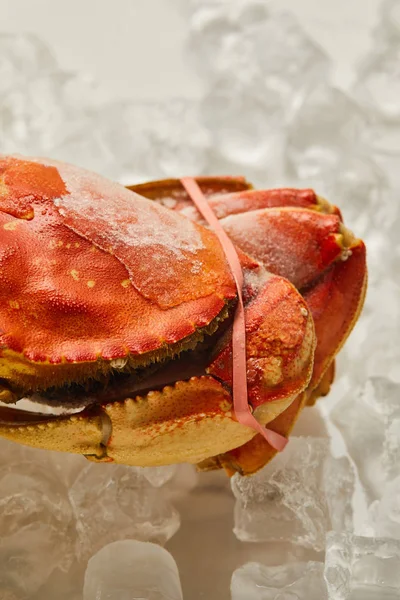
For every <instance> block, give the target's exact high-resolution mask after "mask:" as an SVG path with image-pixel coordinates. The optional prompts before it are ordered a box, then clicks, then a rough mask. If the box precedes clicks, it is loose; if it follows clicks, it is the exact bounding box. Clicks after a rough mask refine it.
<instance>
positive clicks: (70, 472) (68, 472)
mask: <svg viewBox="0 0 400 600" xmlns="http://www.w3.org/2000/svg"><path fill="white" fill-rule="evenodd" d="M47 460H48V461H49V463H50V464H51V465H52V466H53V467H54V470H55V472H56V473H57V476H58V478H59V479H60V480H61V481H62V482H63V483H64V485H65V487H66V488H67V489H68V488H69V487H71V485H72V484H73V483H74V481H75V479H76V478H77V477H78V475H79V473H80V472H81V471H82V470H83V469H84V468H85V467H87V460H86V459H85V458H84V457H83V456H80V455H78V454H68V453H67V452H50V451H48V452H47Z"/></svg>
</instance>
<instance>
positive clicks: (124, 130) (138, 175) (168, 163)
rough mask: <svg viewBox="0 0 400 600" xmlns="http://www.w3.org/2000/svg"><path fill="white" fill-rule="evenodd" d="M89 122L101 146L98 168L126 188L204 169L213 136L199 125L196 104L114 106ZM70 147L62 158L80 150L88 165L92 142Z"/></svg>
mask: <svg viewBox="0 0 400 600" xmlns="http://www.w3.org/2000/svg"><path fill="white" fill-rule="evenodd" d="M91 119H92V127H93V129H94V135H95V144H96V145H97V146H98V149H97V151H95V162H96V164H99V165H102V164H103V165H104V166H105V167H106V169H107V173H108V174H109V176H112V177H114V178H117V179H119V180H120V181H122V182H123V183H125V184H134V183H138V182H143V181H146V180H150V179H155V178H160V177H163V176H165V177H182V176H184V175H187V174H188V173H189V174H190V173H201V172H202V171H203V170H204V169H205V165H206V153H207V150H208V148H209V144H210V141H209V134H208V132H207V131H206V130H205V129H204V127H203V126H202V124H201V123H200V118H199V107H198V103H197V102H195V101H191V100H185V99H179V98H177V99H170V100H168V102H162V103H161V102H128V101H126V102H116V103H110V104H108V105H107V106H103V107H101V108H100V109H99V110H98V111H92V115H91ZM67 143H68V144H69V146H71V145H72V148H71V147H68V146H67V147H65V145H64V144H63V145H62V146H61V147H60V148H59V149H58V153H59V155H62V154H63V153H69V152H71V151H72V149H73V147H76V148H77V149H78V150H79V153H80V155H82V158H83V160H85V161H88V160H89V159H88V158H87V157H85V154H86V153H87V152H88V149H90V147H91V146H92V144H94V142H91V141H90V139H86V140H82V139H80V138H78V139H73V140H69V141H67ZM85 166H86V164H85ZM97 170H102V169H101V166H100V168H99V167H98V169H97Z"/></svg>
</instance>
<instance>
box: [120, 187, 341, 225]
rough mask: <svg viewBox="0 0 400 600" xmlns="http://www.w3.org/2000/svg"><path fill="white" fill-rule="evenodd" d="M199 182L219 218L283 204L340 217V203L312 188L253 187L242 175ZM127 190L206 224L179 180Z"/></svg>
mask: <svg viewBox="0 0 400 600" xmlns="http://www.w3.org/2000/svg"><path fill="white" fill-rule="evenodd" d="M196 182H197V184H198V185H199V187H200V188H201V191H202V193H203V194H204V196H205V197H206V198H208V202H209V204H210V207H211V208H212V210H213V211H214V213H215V215H216V216H217V217H218V219H223V218H224V217H227V216H229V215H236V214H242V213H246V212H249V211H252V210H259V209H261V208H278V207H283V206H292V207H294V208H309V209H312V210H316V211H319V212H322V213H327V214H335V215H337V216H339V217H340V218H341V213H340V210H339V209H338V208H337V206H333V205H332V204H330V203H329V202H327V201H326V200H325V199H324V198H322V197H321V196H317V194H316V193H315V192H314V190H311V189H297V188H280V189H272V190H254V189H252V186H251V185H250V184H249V183H248V182H246V181H245V180H244V179H243V178H242V177H237V178H233V177H197V178H196ZM128 189H130V190H132V191H134V192H136V193H137V194H141V195H142V196H145V197H146V198H148V199H149V200H156V201H157V202H159V203H161V204H164V205H165V206H167V207H168V208H171V209H173V210H176V211H178V212H183V213H184V214H185V215H186V216H187V217H189V218H190V219H192V220H193V221H197V222H199V223H204V221H203V218H202V216H201V215H200V213H199V212H198V210H197V209H196V207H195V206H194V205H193V202H192V200H191V199H190V198H189V196H188V194H187V193H186V191H185V190H184V189H183V187H182V184H181V181H180V180H178V179H169V180H164V181H163V180H161V181H150V182H149V183H143V184H140V185H132V186H128Z"/></svg>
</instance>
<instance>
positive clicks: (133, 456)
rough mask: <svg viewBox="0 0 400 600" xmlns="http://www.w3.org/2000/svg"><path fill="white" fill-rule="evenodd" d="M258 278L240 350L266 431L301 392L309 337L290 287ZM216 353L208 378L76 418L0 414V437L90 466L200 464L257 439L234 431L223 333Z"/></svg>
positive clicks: (307, 320)
mask: <svg viewBox="0 0 400 600" xmlns="http://www.w3.org/2000/svg"><path fill="white" fill-rule="evenodd" d="M261 273H262V276H260V279H259V285H260V289H259V291H258V293H257V294H255V295H254V297H253V299H252V300H250V301H249V302H248V304H247V306H246V333H247V346H246V349H247V357H248V358H247V366H248V374H249V399H250V402H251V405H252V407H253V410H254V416H255V417H256V418H257V419H258V420H259V422H261V423H262V424H266V423H268V422H270V421H273V420H274V419H276V417H277V416H278V415H279V414H280V413H282V411H284V410H285V409H287V408H288V407H289V406H290V405H291V404H292V403H293V401H294V400H295V399H296V397H297V396H298V395H299V394H300V393H301V392H302V391H303V390H304V389H305V388H306V387H307V385H308V382H309V379H310V377H311V374H312V365H313V355H314V349H315V336H314V326H313V321H312V317H311V315H310V314H309V311H308V310H307V308H306V305H305V302H304V300H303V299H302V297H301V296H300V294H299V293H298V292H297V291H296V289H295V288H294V286H292V285H291V284H290V283H289V282H288V281H286V280H284V279H282V278H281V277H276V276H274V275H268V274H266V273H265V272H264V271H263V270H261ZM253 278H254V273H253ZM256 287H257V286H255V285H254V284H253V288H252V289H253V291H254V293H255V290H256ZM282 319H285V328H282V327H281V323H282ZM223 343H225V346H223V345H222V344H223ZM221 345H222V347H221V349H220V351H219V353H218V354H217V355H216V356H215V358H214V361H213V362H212V363H211V365H210V367H209V369H207V374H206V375H203V376H199V377H192V378H190V379H188V380H186V381H177V382H175V384H174V385H169V386H166V387H164V388H163V389H161V390H154V391H150V392H148V393H146V394H143V395H138V396H135V397H131V398H129V397H128V398H126V399H124V400H123V401H116V402H110V403H103V404H96V405H93V406H92V407H90V408H89V409H86V410H84V411H83V412H80V413H78V414H75V415H71V416H63V417H53V416H51V417H49V416H45V415H37V414H34V413H26V412H24V411H18V410H12V409H9V408H0V436H2V437H6V438H8V439H11V440H13V441H16V442H20V443H23V444H26V445H29V446H34V447H39V448H47V449H52V450H60V451H67V452H75V453H80V454H84V455H85V456H87V457H88V458H90V459H91V460H95V461H104V462H116V463H123V464H131V465H141V466H152V465H164V464H171V463H176V462H192V463H198V462H201V461H203V460H205V459H208V458H210V457H211V456H214V455H215V454H223V453H225V452H228V451H229V450H232V449H234V448H236V447H238V446H242V445H243V444H246V443H247V442H249V441H250V440H251V439H252V438H253V437H254V435H255V431H254V430H253V429H251V428H249V427H246V426H244V425H242V424H240V423H239V422H238V421H237V419H236V417H235V413H234V410H233V403H232V402H233V401H232V396H231V391H230V384H231V377H232V373H231V372H230V367H229V365H230V362H231V361H230V355H231V347H230V334H229V331H227V332H226V334H225V337H224V338H223V339H222V343H221Z"/></svg>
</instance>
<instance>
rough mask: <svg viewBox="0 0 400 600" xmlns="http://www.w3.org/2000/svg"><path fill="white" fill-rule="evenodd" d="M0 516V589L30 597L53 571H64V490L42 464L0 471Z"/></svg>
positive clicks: (70, 544) (68, 515) (69, 528)
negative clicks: (59, 569)
mask: <svg viewBox="0 0 400 600" xmlns="http://www.w3.org/2000/svg"><path fill="white" fill-rule="evenodd" d="M0 512H1V523H0V589H3V588H2V587H1V586H3V587H4V588H7V587H8V588H9V589H14V590H15V591H16V593H24V594H27V595H29V594H34V593H35V592H36V591H37V590H38V589H39V587H40V586H41V585H42V584H43V583H45V581H46V580H47V578H48V577H49V576H50V575H51V573H52V572H53V571H54V570H55V569H57V568H61V569H63V570H67V569H68V568H69V566H70V564H71V562H72V553H73V550H74V543H75V522H74V519H73V513H72V509H71V506H70V503H69V502H68V498H67V496H66V494H65V489H64V487H63V486H62V485H61V483H60V482H58V481H57V478H56V477H55V476H54V474H53V473H52V472H51V471H50V470H49V469H48V468H46V466H45V465H44V466H40V464H38V463H36V462H31V463H30V462H21V463H20V464H15V463H14V464H12V465H8V466H2V467H0ZM21 574H23V576H21Z"/></svg>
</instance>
